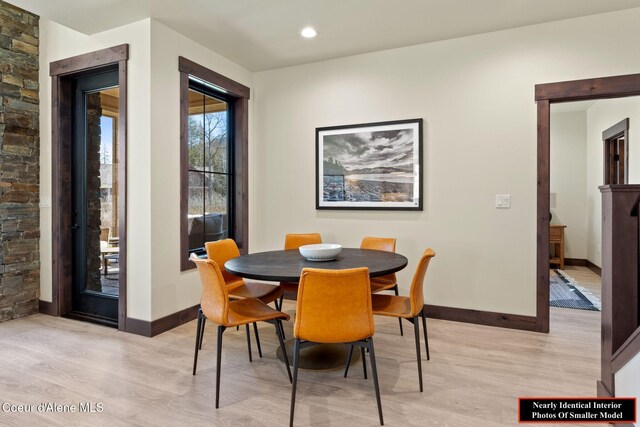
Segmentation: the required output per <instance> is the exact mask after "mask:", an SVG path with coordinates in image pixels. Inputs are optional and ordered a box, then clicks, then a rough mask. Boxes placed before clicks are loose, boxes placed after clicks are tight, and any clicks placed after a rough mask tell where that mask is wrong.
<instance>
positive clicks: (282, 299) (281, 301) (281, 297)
mask: <svg viewBox="0 0 640 427" xmlns="http://www.w3.org/2000/svg"><path fill="white" fill-rule="evenodd" d="M283 302H284V292H283V293H282V295H280V309H279V310H280V311H282V303H283Z"/></svg>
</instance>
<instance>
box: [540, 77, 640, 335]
mask: <svg viewBox="0 0 640 427" xmlns="http://www.w3.org/2000/svg"><path fill="white" fill-rule="evenodd" d="M636 95H640V74H629V75H623V76H614V77H600V78H595V79H585V80H573V81H566V82H557V83H545V84H538V85H536V86H535V101H536V103H537V107H538V190H537V198H538V207H537V220H536V221H537V239H536V247H537V257H536V290H537V291H536V330H537V331H538V332H549V208H550V206H549V196H550V187H549V186H550V178H549V175H550V167H549V162H550V135H549V129H550V104H554V103H561V102H572V101H584V100H589V99H605V98H623V97H627V96H636Z"/></svg>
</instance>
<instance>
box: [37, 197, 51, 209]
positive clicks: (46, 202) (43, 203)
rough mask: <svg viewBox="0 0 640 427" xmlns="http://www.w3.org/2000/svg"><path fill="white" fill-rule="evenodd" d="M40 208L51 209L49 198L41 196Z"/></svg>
mask: <svg viewBox="0 0 640 427" xmlns="http://www.w3.org/2000/svg"><path fill="white" fill-rule="evenodd" d="M40 207H41V208H50V207H51V197H48V196H42V197H41V198H40Z"/></svg>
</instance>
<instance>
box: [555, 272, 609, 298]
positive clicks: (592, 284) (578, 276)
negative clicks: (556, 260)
mask: <svg viewBox="0 0 640 427" xmlns="http://www.w3.org/2000/svg"><path fill="white" fill-rule="evenodd" d="M563 271H564V272H565V273H567V274H568V275H569V276H570V277H571V278H572V279H573V280H575V281H576V282H578V284H579V285H581V286H582V287H584V288H585V289H587V290H588V291H589V292H591V293H592V294H593V295H594V296H596V297H598V299H600V298H601V296H602V290H601V282H600V276H598V275H597V274H596V273H594V272H593V271H591V270H589V269H588V268H587V267H577V266H573V265H565V266H564V270H563Z"/></svg>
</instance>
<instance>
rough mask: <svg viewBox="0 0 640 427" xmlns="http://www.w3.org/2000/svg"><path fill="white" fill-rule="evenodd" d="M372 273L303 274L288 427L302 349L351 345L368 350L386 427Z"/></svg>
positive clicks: (357, 270) (311, 271) (313, 270)
mask: <svg viewBox="0 0 640 427" xmlns="http://www.w3.org/2000/svg"><path fill="white" fill-rule="evenodd" d="M370 286H371V285H370V283H369V270H368V269H367V268H366V267H363V268H353V269H347V270H321V269H316V268H305V269H303V270H302V275H301V277H300V285H299V288H298V301H297V306H296V318H295V322H294V326H293V336H294V338H295V341H294V350H293V353H294V355H293V388H292V390H291V413H290V418H289V425H290V426H292V425H293V417H294V410H295V402H296V383H297V379H298V362H299V359H300V348H301V346H305V347H306V346H308V345H312V344H313V343H351V344H352V345H357V346H359V347H360V348H361V349H362V355H363V359H362V360H363V363H364V360H365V359H364V348H367V349H368V350H369V356H370V358H371V371H372V374H373V384H374V387H375V392H376V401H377V404H378V415H379V417H380V425H382V424H383V419H382V405H381V402H380V388H379V386H378V372H377V369H376V356H375V351H374V348H373V333H374V325H373V314H372V308H371V287H370Z"/></svg>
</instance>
